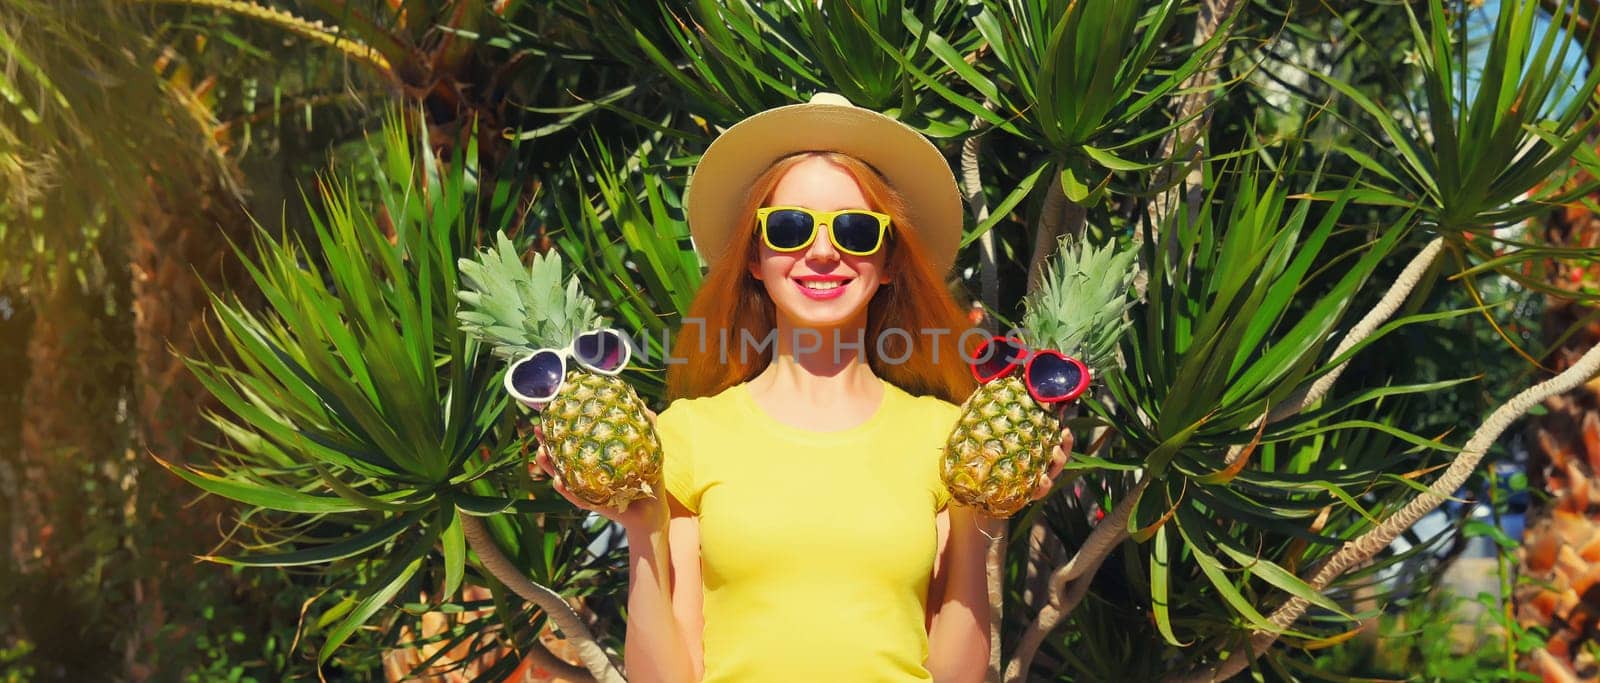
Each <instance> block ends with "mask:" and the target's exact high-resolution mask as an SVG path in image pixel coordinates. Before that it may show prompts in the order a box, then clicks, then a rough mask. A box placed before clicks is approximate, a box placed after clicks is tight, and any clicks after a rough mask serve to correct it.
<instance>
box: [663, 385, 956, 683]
mask: <svg viewBox="0 0 1600 683" xmlns="http://www.w3.org/2000/svg"><path fill="white" fill-rule="evenodd" d="M883 386H884V394H883V401H882V403H880V404H879V406H878V409H877V411H876V412H875V413H873V415H872V417H871V418H869V419H868V420H867V421H866V422H864V423H862V424H860V425H858V426H856V427H853V428H850V429H845V430H840V431H833V432H813V431H807V430H804V429H799V428H796V427H791V426H789V425H785V424H783V423H781V422H778V421H777V420H775V419H773V418H772V417H771V416H770V415H768V414H767V413H766V412H765V411H763V410H762V409H761V408H760V406H758V405H757V404H756V403H755V401H754V399H753V398H751V396H750V393H749V390H748V388H747V386H746V385H744V384H740V385H737V386H734V387H732V388H730V389H728V390H726V391H723V392H722V393H719V394H717V395H715V396H708V397H702V398H697V399H679V400H676V401H673V402H672V405H670V406H668V407H667V409H666V410H663V411H662V412H661V414H660V416H658V417H657V419H656V430H657V432H658V433H659V434H660V436H661V447H662V470H663V475H664V479H665V484H666V488H667V491H668V492H670V493H671V494H672V496H673V497H674V498H677V499H678V501H679V502H681V503H683V505H684V506H685V507H687V508H688V509H689V510H691V511H693V512H695V514H696V515H697V517H698V520H699V523H700V567H701V576H702V580H703V582H704V588H705V591H704V595H705V601H704V607H703V609H704V615H705V630H704V633H703V639H702V642H703V646H704V655H705V679H704V680H705V681H707V682H708V683H709V682H713V681H738V682H740V683H747V682H754V681H804V682H806V683H818V682H827V681H852V682H853V681H916V680H930V679H931V678H932V677H931V676H930V675H929V674H928V671H927V669H926V667H924V666H923V662H924V660H926V659H927V656H928V634H927V631H926V630H925V627H924V622H923V614H924V610H925V609H926V605H927V597H928V579H929V576H930V574H931V573H932V571H933V558H934V553H935V552H936V551H937V547H936V546H937V539H936V538H935V533H934V516H935V515H936V514H937V513H938V511H939V510H941V509H943V508H944V506H945V504H946V503H947V502H948V501H949V492H948V491H947V490H946V489H945V487H944V484H943V482H942V481H941V480H940V478H939V458H940V453H941V452H942V449H943V447H944V443H945V441H946V439H947V438H948V437H949V435H950V429H951V427H952V426H954V425H955V422H956V417H957V415H958V413H959V408H957V407H956V406H954V405H951V404H950V403H948V402H946V401H943V400H940V399H938V398H935V397H929V396H924V397H915V396H911V395H910V394H907V393H906V392H905V391H903V390H901V389H900V388H898V387H896V386H894V385H893V384H890V383H889V382H884V383H883Z"/></svg>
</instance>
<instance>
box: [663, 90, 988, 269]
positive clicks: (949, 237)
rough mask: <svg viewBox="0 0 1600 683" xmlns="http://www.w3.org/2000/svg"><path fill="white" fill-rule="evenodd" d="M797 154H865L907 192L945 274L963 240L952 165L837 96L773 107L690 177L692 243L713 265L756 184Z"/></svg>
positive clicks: (728, 137)
mask: <svg viewBox="0 0 1600 683" xmlns="http://www.w3.org/2000/svg"><path fill="white" fill-rule="evenodd" d="M797 152H841V153H843V154H847V155H849V156H852V157H855V158H856V159H860V160H861V161H864V162H866V163H868V164H870V165H872V167H873V168H876V169H878V172H880V173H882V174H883V177H884V178H886V179H887V180H888V181H889V186H890V187H892V188H894V189H895V190H896V191H897V192H899V193H900V194H901V196H903V197H905V200H906V206H907V207H908V211H909V213H910V216H909V218H910V220H911V223H912V224H913V225H915V226H916V230H917V232H918V235H919V236H920V237H921V238H922V243H923V244H924V245H926V251H927V254H928V260H929V261H930V262H931V263H932V264H933V267H934V269H935V270H936V271H937V272H938V273H940V274H944V273H945V272H946V271H948V270H950V265H951V264H952V263H954V262H955V256H956V248H957V247H958V246H960V244H961V230H962V226H961V221H962V209H961V195H960V192H959V190H957V189H956V178H955V175H954V174H952V173H951V172H950V165H949V163H947V162H946V161H945V159H944V155H943V154H941V153H940V152H939V149H938V148H937V147H934V146H933V143H931V142H929V141H928V139H927V138H926V137H923V135H922V133H919V132H917V130H916V129H914V128H912V127H910V126H907V125H905V124H903V123H901V122H899V121H896V120H894V119H892V118H889V117H887V116H884V115H883V114H879V113H878V112H875V111H872V110H870V109H864V108H861V107H857V106H854V105H852V104H850V101H849V100H846V99H845V98H844V97H842V96H840V95H836V94H834V93H817V94H816V95H814V96H812V98H811V101H810V102H807V103H805V104H791V105H788V106H784V107H777V108H775V109H768V110H767V111H764V112H761V113H759V114H756V115H754V116H751V117H749V118H747V119H745V120H743V121H740V122H739V123H736V124H734V126H733V127H732V128H729V129H728V130H727V131H725V132H724V133H723V134H722V135H720V136H717V139H716V140H713V141H712V142H711V146H710V147H708V148H706V151H705V154H703V155H701V157H700V165H699V166H697V167H696V168H695V170H694V173H693V174H692V175H690V176H689V186H688V189H687V193H688V196H687V197H686V199H685V203H686V204H687V209H688V214H689V231H690V233H692V234H693V235H694V244H695V248H696V249H697V250H698V251H699V252H700V255H701V256H703V257H704V258H705V259H706V261H707V262H708V263H714V262H715V261H716V260H717V259H718V258H719V257H720V256H721V255H722V251H723V247H724V246H725V245H727V243H728V238H729V237H730V235H731V231H733V230H735V229H741V228H743V227H744V226H746V225H749V224H750V223H751V221H752V220H753V218H752V217H750V216H739V215H735V213H736V212H738V211H740V210H741V208H742V207H743V204H744V201H745V197H746V194H747V193H748V192H749V190H750V183H751V181H753V180H755V177H756V176H757V175H758V174H760V173H761V172H762V171H764V170H766V169H767V167H768V166H771V165H772V162H774V161H777V160H778V159H779V158H782V157H785V156H788V155H790V154H794V153H797Z"/></svg>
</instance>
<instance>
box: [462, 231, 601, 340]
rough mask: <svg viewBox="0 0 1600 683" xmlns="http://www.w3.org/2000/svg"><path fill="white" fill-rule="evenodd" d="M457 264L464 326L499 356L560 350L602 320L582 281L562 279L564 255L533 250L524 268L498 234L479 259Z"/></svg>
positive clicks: (512, 250) (464, 259)
mask: <svg viewBox="0 0 1600 683" xmlns="http://www.w3.org/2000/svg"><path fill="white" fill-rule="evenodd" d="M458 266H459V268H460V271H461V279H462V282H463V284H464V285H465V286H466V288H465V289H462V290H460V291H458V292H456V298H458V299H460V300H461V304H462V305H461V307H460V308H459V309H458V310H457V311H456V318H457V319H458V320H460V321H461V330H462V331H464V332H466V333H467V334H470V335H472V336H474V337H476V338H478V339H479V340H482V341H484V342H486V343H488V344H490V345H491V346H493V348H494V353H495V354H496V355H499V356H502V357H505V358H518V357H521V356H524V355H527V354H529V353H532V352H533V351H534V350H535V349H539V348H556V349H559V348H562V347H565V346H566V345H567V344H568V343H569V342H571V341H572V338H573V337H575V336H577V335H578V333H580V332H584V331H586V330H592V329H596V328H598V327H601V326H602V325H603V324H604V319H602V318H601V317H600V316H599V315H597V314H596V313H595V302H594V299H591V298H589V295H587V294H585V293H584V292H583V290H582V289H580V288H579V287H578V279H577V278H576V277H572V278H563V276H562V268H561V255H560V254H557V253H555V252H554V251H551V252H547V253H544V254H535V255H534V257H533V263H532V264H530V265H528V266H524V265H522V259H521V258H520V257H519V256H518V254H517V249H516V247H515V246H514V245H512V243H511V239H510V238H508V237H506V234H505V233H504V232H500V233H499V234H498V235H496V239H495V245H494V247H492V248H488V249H481V250H479V251H478V254H477V258H475V259H467V258H463V259H461V260H460V261H459V263H458ZM563 280H564V281H565V284H563Z"/></svg>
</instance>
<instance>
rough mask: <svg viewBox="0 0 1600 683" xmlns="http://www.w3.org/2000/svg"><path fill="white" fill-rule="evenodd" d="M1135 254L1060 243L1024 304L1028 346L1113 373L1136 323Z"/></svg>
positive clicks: (1110, 246) (1097, 371)
mask: <svg viewBox="0 0 1600 683" xmlns="http://www.w3.org/2000/svg"><path fill="white" fill-rule="evenodd" d="M1137 256H1138V251H1137V249H1135V248H1133V247H1131V246H1130V247H1127V248H1123V249H1118V248H1117V247H1116V245H1114V244H1108V245H1106V246H1103V247H1098V248H1097V247H1094V246H1092V245H1076V244H1069V243H1067V242H1066V241H1065V240H1062V241H1061V243H1060V244H1058V245H1057V249H1056V254H1055V257H1054V258H1052V259H1051V260H1050V263H1049V264H1048V265H1047V266H1046V268H1045V273H1044V277H1043V278H1041V279H1040V281H1039V286H1038V287H1036V288H1035V289H1034V290H1033V291H1032V292H1029V293H1028V296H1027V297H1026V298H1025V299H1024V300H1023V307H1024V313H1023V318H1022V321H1023V325H1024V326H1025V329H1026V330H1027V333H1028V337H1029V339H1028V340H1027V341H1028V343H1029V344H1030V345H1032V346H1033V347H1035V348H1049V349H1055V350H1057V351H1060V352H1062V353H1065V354H1067V355H1070V356H1074V357H1076V358H1078V359H1079V360H1082V361H1083V362H1084V364H1085V365H1088V366H1089V368H1090V369H1091V370H1093V371H1094V372H1095V374H1097V375H1098V374H1100V373H1102V372H1105V371H1107V370H1110V369H1111V368H1112V363H1113V361H1114V360H1115V356H1116V352H1117V340H1118V338H1119V337H1121V336H1122V333H1123V332H1125V331H1127V329H1128V327H1129V325H1131V324H1132V321H1130V320H1128V319H1127V318H1126V316H1125V315H1124V314H1125V313H1127V311H1128V308H1130V307H1131V306H1133V303H1134V302H1133V297H1131V296H1129V293H1130V292H1131V290H1132V285H1133V278H1134V275H1135V273H1136V272H1137V267H1136V264H1135V257H1137Z"/></svg>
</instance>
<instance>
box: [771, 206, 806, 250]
mask: <svg viewBox="0 0 1600 683" xmlns="http://www.w3.org/2000/svg"><path fill="white" fill-rule="evenodd" d="M816 227H817V226H816V223H815V222H813V221H812V220H811V215H810V214H807V213H806V212H804V211H796V210H795V209H778V210H777V211H773V212H772V213H769V214H767V241H768V242H770V243H771V245H772V248H773V249H799V248H800V247H802V246H805V244H806V242H809V241H810V240H811V234H812V233H813V232H814V231H815V230H816Z"/></svg>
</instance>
